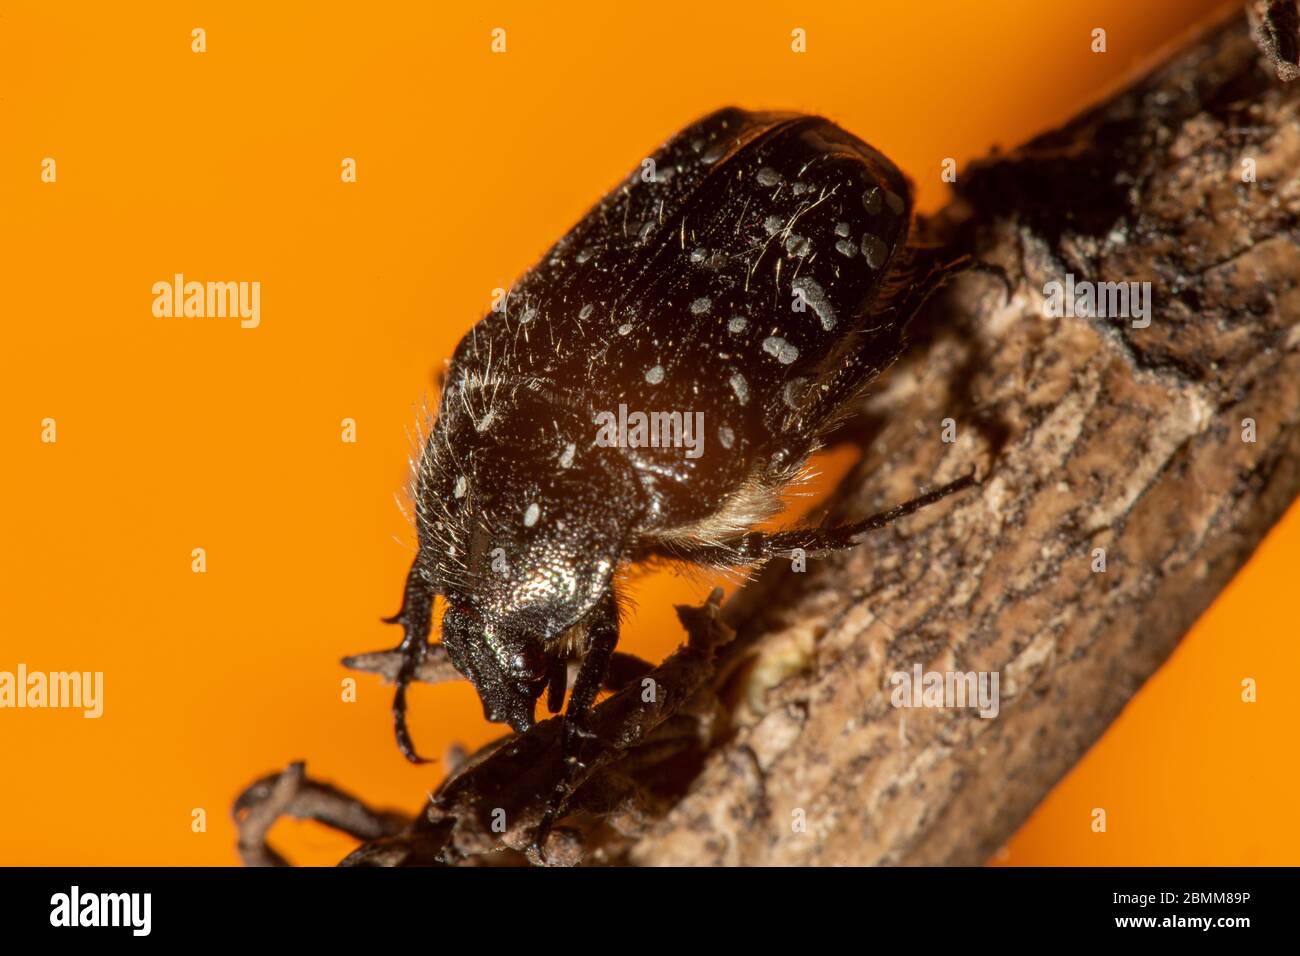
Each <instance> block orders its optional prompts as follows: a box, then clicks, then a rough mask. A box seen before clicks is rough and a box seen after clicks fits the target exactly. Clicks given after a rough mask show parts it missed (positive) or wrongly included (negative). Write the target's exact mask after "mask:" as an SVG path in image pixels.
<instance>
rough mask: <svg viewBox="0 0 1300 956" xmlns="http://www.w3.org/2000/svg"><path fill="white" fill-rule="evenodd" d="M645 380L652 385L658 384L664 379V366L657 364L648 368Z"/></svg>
mask: <svg viewBox="0 0 1300 956" xmlns="http://www.w3.org/2000/svg"><path fill="white" fill-rule="evenodd" d="M645 380H646V381H647V382H649V383H650V384H651V385H658V384H659V383H660V382H662V381H663V380H664V367H663V366H662V365H656V366H655V367H654V368H652V369H649V370H647V371H646V373H645Z"/></svg>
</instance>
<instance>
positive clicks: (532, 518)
mask: <svg viewBox="0 0 1300 956" xmlns="http://www.w3.org/2000/svg"><path fill="white" fill-rule="evenodd" d="M541 513H542V509H541V508H539V507H537V502H535V501H534V502H533V503H532V504H531V505H529V506H528V510H527V511H525V512H524V527H525V528H531V527H532V526H533V525H535V524H537V519H538V517H539V516H540V515H541Z"/></svg>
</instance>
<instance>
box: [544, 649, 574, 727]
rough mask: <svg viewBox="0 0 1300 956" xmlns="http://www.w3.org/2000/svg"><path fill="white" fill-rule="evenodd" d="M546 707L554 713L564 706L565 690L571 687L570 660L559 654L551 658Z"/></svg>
mask: <svg viewBox="0 0 1300 956" xmlns="http://www.w3.org/2000/svg"><path fill="white" fill-rule="evenodd" d="M546 679H547V682H548V690H547V692H546V709H547V710H548V711H550V712H551V713H552V714H554V713H556V712H557V711H559V709H560V708H561V707H563V706H564V692H565V691H566V690H568V689H569V662H568V661H566V660H565V659H564V658H563V657H560V656H559V655H557V656H555V657H553V658H551V663H550V673H549V674H548V675H547V678H546Z"/></svg>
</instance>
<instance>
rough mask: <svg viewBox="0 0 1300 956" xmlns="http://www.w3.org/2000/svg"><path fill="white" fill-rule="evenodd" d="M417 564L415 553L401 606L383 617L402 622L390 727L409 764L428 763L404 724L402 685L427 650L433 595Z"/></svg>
mask: <svg viewBox="0 0 1300 956" xmlns="http://www.w3.org/2000/svg"><path fill="white" fill-rule="evenodd" d="M419 565H420V559H419V557H418V556H417V557H416V559H415V562H414V563H413V564H412V565H411V570H410V571H409V572H407V575H406V590H405V591H403V592H402V609H401V610H400V611H398V612H397V613H396V614H394V615H393V616H392V617H386V618H384V619H383V620H384V623H385V624H400V625H402V643H401V644H399V645H397V648H396V649H397V650H398V651H399V652H400V653H401V655H402V666H401V667H400V668H398V671H397V678H396V680H395V683H396V684H397V690H396V692H395V693H394V694H393V730H394V732H395V733H396V735H397V747H398V749H399V750H401V751H402V756H404V757H405V758H406V759H407V760H409V761H411V763H428V762H429V761H428V760H427V759H426V758H424V757H421V756H420V755H419V754H418V753H416V751H415V745H414V744H413V743H412V742H411V732H410V730H408V729H407V726H406V688H407V686H408V685H409V684H410V683H411V678H412V677H414V676H415V669H416V668H417V667H419V666H420V662H421V661H423V660H424V656H425V654H426V653H427V652H428V650H429V627H430V625H431V621H432V616H433V597H434V594H433V591H432V590H431V589H430V588H429V585H428V584H427V583H426V582H425V580H424V578H423V577H422V576H421V575H420V571H419Z"/></svg>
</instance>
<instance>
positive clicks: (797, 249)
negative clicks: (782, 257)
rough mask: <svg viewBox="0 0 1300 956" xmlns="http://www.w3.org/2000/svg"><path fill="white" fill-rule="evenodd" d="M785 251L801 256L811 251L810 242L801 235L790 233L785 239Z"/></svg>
mask: <svg viewBox="0 0 1300 956" xmlns="http://www.w3.org/2000/svg"><path fill="white" fill-rule="evenodd" d="M785 251H786V253H787V254H789V255H792V256H800V257H803V256H806V255H808V253H810V252H812V243H810V242H809V241H808V240H807V239H805V238H804V237H803V236H796V235H795V234H794V233H790V235H789V236H787V237H786V240H785Z"/></svg>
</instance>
